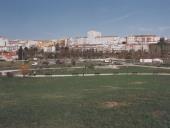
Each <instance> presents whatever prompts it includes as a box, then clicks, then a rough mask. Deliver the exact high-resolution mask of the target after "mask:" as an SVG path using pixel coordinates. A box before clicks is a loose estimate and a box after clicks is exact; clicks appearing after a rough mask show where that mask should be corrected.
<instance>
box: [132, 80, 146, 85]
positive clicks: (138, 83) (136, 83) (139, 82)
mask: <svg viewBox="0 0 170 128" xmlns="http://www.w3.org/2000/svg"><path fill="white" fill-rule="evenodd" d="M144 83H145V82H143V81H134V82H132V83H130V84H132V85H142V84H144Z"/></svg>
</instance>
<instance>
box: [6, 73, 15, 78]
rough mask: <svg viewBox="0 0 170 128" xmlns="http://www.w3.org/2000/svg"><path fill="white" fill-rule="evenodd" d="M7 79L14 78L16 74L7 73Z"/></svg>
mask: <svg viewBox="0 0 170 128" xmlns="http://www.w3.org/2000/svg"><path fill="white" fill-rule="evenodd" d="M6 75H7V77H14V73H13V72H7V74H6Z"/></svg>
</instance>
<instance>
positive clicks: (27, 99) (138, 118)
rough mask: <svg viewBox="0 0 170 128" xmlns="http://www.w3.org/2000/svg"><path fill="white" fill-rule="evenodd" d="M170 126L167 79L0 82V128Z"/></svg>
mask: <svg viewBox="0 0 170 128" xmlns="http://www.w3.org/2000/svg"><path fill="white" fill-rule="evenodd" d="M169 127H170V77H169V76H94V77H66V78H0V128H169Z"/></svg>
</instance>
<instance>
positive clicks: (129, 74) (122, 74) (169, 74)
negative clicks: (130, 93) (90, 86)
mask: <svg viewBox="0 0 170 128" xmlns="http://www.w3.org/2000/svg"><path fill="white" fill-rule="evenodd" d="M134 75H137V76H153V75H157V76H170V73H117V74H112V73H107V74H84V75H83V74H77V75H36V76H27V77H36V78H43V77H73V76H78V77H86V76H134ZM16 77H23V75H16Z"/></svg>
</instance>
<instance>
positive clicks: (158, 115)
mask: <svg viewBox="0 0 170 128" xmlns="http://www.w3.org/2000/svg"><path fill="white" fill-rule="evenodd" d="M165 115H166V111H160V110H156V111H154V112H152V116H153V117H154V118H162V117H164V116H165Z"/></svg>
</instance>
